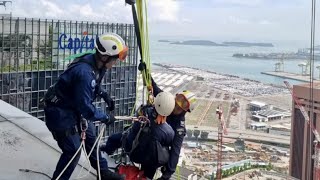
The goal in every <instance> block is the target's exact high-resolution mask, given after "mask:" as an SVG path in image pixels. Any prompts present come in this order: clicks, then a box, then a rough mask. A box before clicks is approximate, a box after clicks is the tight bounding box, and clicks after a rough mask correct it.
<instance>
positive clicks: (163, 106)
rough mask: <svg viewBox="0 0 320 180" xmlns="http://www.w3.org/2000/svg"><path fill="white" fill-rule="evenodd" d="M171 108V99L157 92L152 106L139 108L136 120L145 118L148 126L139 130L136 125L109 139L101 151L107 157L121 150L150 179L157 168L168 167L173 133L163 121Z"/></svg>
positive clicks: (138, 124)
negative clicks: (121, 148) (139, 166)
mask: <svg viewBox="0 0 320 180" xmlns="http://www.w3.org/2000/svg"><path fill="white" fill-rule="evenodd" d="M174 106H175V100H174V96H173V95H172V94H171V93H169V92H161V93H159V94H158V95H157V96H156V98H155V99H154V105H145V106H141V107H140V108H139V109H138V110H137V116H139V117H140V118H141V117H145V118H148V120H149V121H150V124H149V126H141V125H142V124H141V122H139V121H136V122H134V123H133V125H132V127H131V128H129V129H128V130H126V131H125V132H123V133H118V134H114V135H112V136H110V137H109V138H108V140H107V143H106V145H104V146H101V148H100V149H101V150H102V151H105V152H106V153H107V154H108V155H111V154H113V153H114V151H115V150H116V149H118V148H120V147H121V146H122V147H123V149H124V150H125V152H127V153H128V154H129V158H130V160H131V161H132V162H135V163H139V164H141V170H143V171H144V172H143V173H144V176H146V177H147V178H148V179H153V176H154V175H155V173H156V170H157V168H158V167H161V166H163V165H165V164H166V163H168V160H169V146H170V145H171V144H172V141H173V137H174V131H173V129H172V128H171V126H170V125H168V124H167V123H166V117H167V116H168V115H169V114H171V112H172V111H173V109H174Z"/></svg>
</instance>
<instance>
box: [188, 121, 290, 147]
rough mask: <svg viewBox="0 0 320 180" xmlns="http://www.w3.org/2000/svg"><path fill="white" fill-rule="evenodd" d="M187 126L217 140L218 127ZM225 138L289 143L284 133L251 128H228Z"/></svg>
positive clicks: (288, 137) (288, 138)
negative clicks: (206, 133) (279, 133)
mask: <svg viewBox="0 0 320 180" xmlns="http://www.w3.org/2000/svg"><path fill="white" fill-rule="evenodd" d="M195 127H196V126H189V125H188V126H187V129H191V130H194V129H198V130H200V131H208V132H209V135H208V138H209V139H214V140H217V138H218V129H217V128H214V127H206V126H198V127H197V128H195ZM224 137H227V138H239V137H240V138H242V139H245V140H254V141H261V142H269V143H277V144H284V145H290V136H284V135H276V134H268V133H262V132H256V131H251V130H235V129H228V134H226V135H224Z"/></svg>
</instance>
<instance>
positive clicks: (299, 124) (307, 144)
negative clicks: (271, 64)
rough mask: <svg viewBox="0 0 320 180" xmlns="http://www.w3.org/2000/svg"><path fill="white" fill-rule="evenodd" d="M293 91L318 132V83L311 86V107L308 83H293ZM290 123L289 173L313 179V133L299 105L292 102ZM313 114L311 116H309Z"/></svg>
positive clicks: (299, 177)
mask: <svg viewBox="0 0 320 180" xmlns="http://www.w3.org/2000/svg"><path fill="white" fill-rule="evenodd" d="M293 91H294V93H295V95H296V97H297V98H298V99H299V100H300V102H301V104H302V105H303V106H304V108H305V109H306V111H307V112H308V114H309V117H310V120H311V121H313V122H311V123H314V125H315V127H317V130H318V132H319V130H320V125H319V118H320V83H318V84H314V88H313V108H312V109H311V108H310V107H312V100H311V98H310V97H311V96H310V94H311V92H310V86H309V84H301V85H294V86H293ZM292 107H293V108H292V123H291V143H290V144H291V146H290V152H291V154H290V169H289V174H290V176H292V177H295V178H298V179H313V173H314V169H313V166H314V161H313V159H312V155H313V154H314V150H313V149H314V148H313V147H314V145H313V141H314V135H313V133H312V131H311V130H310V126H309V125H307V123H305V119H304V117H303V115H302V113H301V111H300V110H299V107H298V106H297V105H295V103H294V101H293V103H292ZM312 114H313V117H312V116H311V115H312Z"/></svg>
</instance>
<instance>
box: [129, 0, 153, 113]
mask: <svg viewBox="0 0 320 180" xmlns="http://www.w3.org/2000/svg"><path fill="white" fill-rule="evenodd" d="M136 9H137V19H138V22H139V29H140V38H141V51H142V52H141V54H142V57H141V59H142V61H143V62H144V63H145V64H146V70H145V71H142V72H141V75H142V79H143V82H144V83H145V86H147V87H151V86H152V83H151V73H150V69H151V60H150V50H149V34H148V32H149V31H148V13H147V4H146V0H137V1H136ZM138 84H139V80H137V84H136V86H137V87H136V92H137V91H138ZM146 95H147V97H148V100H147V102H148V103H153V100H152V99H150V98H149V97H150V96H149V95H150V94H149V92H148V91H147V92H146ZM142 96H144V94H142ZM137 99H138V98H137V96H136V101H135V104H134V106H133V109H132V111H131V116H132V115H133V114H134V112H135V109H136V103H137ZM143 103H144V102H143Z"/></svg>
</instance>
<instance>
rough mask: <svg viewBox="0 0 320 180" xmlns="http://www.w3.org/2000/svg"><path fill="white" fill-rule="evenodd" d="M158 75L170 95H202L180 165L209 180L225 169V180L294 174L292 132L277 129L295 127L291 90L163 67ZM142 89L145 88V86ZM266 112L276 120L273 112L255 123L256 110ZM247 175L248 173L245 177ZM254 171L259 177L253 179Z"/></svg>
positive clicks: (157, 68) (191, 115)
mask: <svg viewBox="0 0 320 180" xmlns="http://www.w3.org/2000/svg"><path fill="white" fill-rule="evenodd" d="M152 77H153V79H154V81H155V82H156V83H157V85H158V86H159V87H160V88H161V89H163V90H164V91H169V92H171V93H173V94H175V93H177V92H179V91H182V90H192V91H193V92H194V93H195V94H196V95H197V104H196V107H195V109H194V110H193V112H192V113H188V114H187V115H186V127H187V137H186V139H185V141H184V145H183V149H182V152H181V154H180V160H179V164H180V166H182V167H184V168H187V169H190V170H192V171H194V172H197V174H198V175H199V177H200V176H202V177H207V178H210V177H216V178H217V174H216V173H217V172H218V171H217V169H221V176H222V177H227V176H228V177H229V178H234V179H239V178H240V177H237V175H238V174H239V173H240V174H241V175H242V176H243V177H244V176H247V177H250V176H257V177H258V176H260V178H262V177H269V176H270V173H269V174H268V172H271V173H276V174H278V175H277V176H274V177H273V179H277V178H279V177H280V176H284V177H286V176H287V175H288V172H289V155H290V149H289V144H290V134H286V135H284V134H283V133H280V134H276V133H274V131H272V130H274V129H275V128H274V127H277V126H281V127H282V126H284V124H287V123H289V124H290V119H291V112H290V110H291V108H292V107H291V98H290V94H289V91H288V89H287V88H286V87H284V86H283V87H279V86H273V85H268V84H263V83H261V82H257V81H252V80H247V79H241V78H239V77H236V76H232V75H223V74H217V73H215V72H208V71H203V70H199V69H195V68H190V67H182V66H176V65H163V64H162V65H159V64H154V67H153V71H152ZM138 90H142V86H140V88H138ZM279 97H282V98H283V99H285V101H283V100H281V99H279ZM277 101H282V103H281V104H279V103H277ZM262 102H263V103H262ZM275 104H276V105H277V106H276V107H275V106H273V105H275ZM219 109H220V110H221V116H219V113H218V110H219ZM263 111H267V112H269V111H271V116H270V117H272V118H270V119H269V114H268V116H265V122H263V123H264V126H263V128H261V127H262V126H261V124H262V122H257V121H256V120H255V118H254V117H255V114H254V112H255V113H257V114H259V113H260V116H261V117H262V115H263V113H262V112H263ZM258 112H259V113H258ZM279 112H281V113H280V115H279ZM276 115H278V116H279V118H276V117H277V116H276ZM222 118H223V121H221V120H222ZM268 119H269V121H268ZM257 123H258V125H256V124H257ZM259 123H260V124H259ZM255 125H256V126H258V128H257V127H256V126H255ZM221 128H222V129H221ZM268 129H269V131H268ZM270 130H271V132H272V133H273V134H272V135H271V134H269V132H270ZM279 131H280V132H282V131H285V130H284V129H281V128H280V130H279ZM289 131H290V128H289ZM219 137H220V138H219ZM259 137H261V139H260V138H259ZM266 137H267V138H266ZM270 137H274V138H275V139H279V142H278V143H277V141H275V139H273V138H270ZM220 141H221V143H219V142H220ZM219 156H220V161H219ZM238 169H239V170H238ZM267 169H268V170H267ZM260 170H264V171H265V172H260ZM247 171H248V173H247V174H246V175H244V174H243V173H242V172H247ZM251 171H252V172H256V175H254V173H251V174H252V175H250V173H249V172H251ZM258 172H259V173H258ZM270 177H271V176H270Z"/></svg>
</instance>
